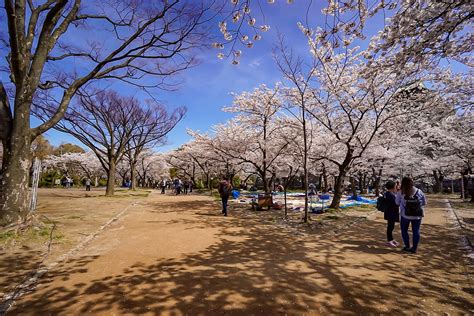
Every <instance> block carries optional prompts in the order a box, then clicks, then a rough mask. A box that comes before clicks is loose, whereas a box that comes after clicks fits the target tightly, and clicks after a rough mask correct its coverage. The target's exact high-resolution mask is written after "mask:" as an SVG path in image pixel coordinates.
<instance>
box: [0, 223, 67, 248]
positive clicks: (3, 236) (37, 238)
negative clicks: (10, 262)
mask: <svg viewBox="0 0 474 316" xmlns="http://www.w3.org/2000/svg"><path fill="white" fill-rule="evenodd" d="M52 228H53V224H44V225H42V226H41V227H30V228H28V229H26V230H25V231H21V232H19V233H16V232H15V231H7V232H1V233H0V246H8V245H12V244H26V243H31V242H33V243H44V242H46V241H48V240H49V236H50V234H51V229H52ZM52 239H53V240H55V241H61V240H63V239H64V235H63V234H62V233H61V232H59V231H58V230H57V227H56V229H55V230H54V231H53V235H52Z"/></svg>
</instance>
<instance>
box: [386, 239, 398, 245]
mask: <svg viewBox="0 0 474 316" xmlns="http://www.w3.org/2000/svg"><path fill="white" fill-rule="evenodd" d="M387 246H389V247H396V245H395V244H394V243H393V240H391V241H388V242H387Z"/></svg>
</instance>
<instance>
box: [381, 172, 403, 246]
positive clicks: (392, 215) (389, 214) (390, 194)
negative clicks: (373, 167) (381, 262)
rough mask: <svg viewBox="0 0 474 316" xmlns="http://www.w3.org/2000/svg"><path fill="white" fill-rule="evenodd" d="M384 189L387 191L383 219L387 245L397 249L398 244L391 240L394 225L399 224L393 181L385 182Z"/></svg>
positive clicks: (395, 190)
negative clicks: (385, 227) (385, 223)
mask: <svg viewBox="0 0 474 316" xmlns="http://www.w3.org/2000/svg"><path fill="white" fill-rule="evenodd" d="M385 188H386V189H387V191H386V192H385V193H384V197H385V202H384V204H385V205H384V215H383V218H384V219H385V220H386V221H387V243H388V245H389V246H391V247H398V245H399V243H398V242H397V241H396V240H394V239H393V230H394V229H395V223H398V222H400V213H399V206H398V205H397V203H396V197H397V195H396V194H397V189H396V184H395V182H393V181H387V183H386V184H385Z"/></svg>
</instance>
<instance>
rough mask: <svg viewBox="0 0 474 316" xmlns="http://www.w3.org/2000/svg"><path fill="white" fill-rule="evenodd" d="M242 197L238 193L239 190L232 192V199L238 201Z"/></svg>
mask: <svg viewBox="0 0 474 316" xmlns="http://www.w3.org/2000/svg"><path fill="white" fill-rule="evenodd" d="M239 196H240V192H239V191H237V190H232V198H233V199H234V200H235V199H238V198H239Z"/></svg>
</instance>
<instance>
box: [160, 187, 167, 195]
mask: <svg viewBox="0 0 474 316" xmlns="http://www.w3.org/2000/svg"><path fill="white" fill-rule="evenodd" d="M165 188H166V187H164V186H163V187H161V194H165Z"/></svg>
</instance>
